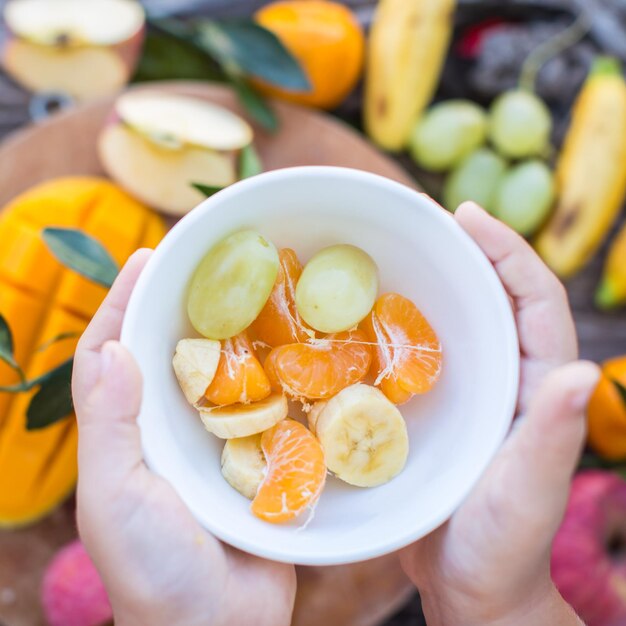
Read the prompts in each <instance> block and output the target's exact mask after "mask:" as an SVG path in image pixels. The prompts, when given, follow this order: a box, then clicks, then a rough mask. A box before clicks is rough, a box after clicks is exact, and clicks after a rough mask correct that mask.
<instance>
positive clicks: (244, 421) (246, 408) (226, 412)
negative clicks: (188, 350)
mask: <svg viewBox="0 0 626 626" xmlns="http://www.w3.org/2000/svg"><path fill="white" fill-rule="evenodd" d="M197 409H198V411H199V412H200V418H201V419H202V423H203V424H204V427H205V428H206V429H207V430H208V431H209V432H210V433H213V434H214V435H216V436H217V437H219V438H220V439H235V438H238V437H249V436H250V435H256V434H257V433H262V432H263V431H265V430H267V429H268V428H271V427H272V426H274V425H276V424H278V422H280V421H281V420H283V419H285V418H286V417H287V413H288V412H289V405H288V403H287V398H285V396H283V395H281V394H278V393H275V394H272V395H271V396H269V397H268V398H265V400H261V401H259V402H252V403H250V404H231V405H228V406H216V407H202V406H197Z"/></svg>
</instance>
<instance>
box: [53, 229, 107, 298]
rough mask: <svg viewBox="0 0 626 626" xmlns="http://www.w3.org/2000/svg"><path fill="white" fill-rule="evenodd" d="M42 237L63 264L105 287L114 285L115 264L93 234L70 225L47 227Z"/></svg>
mask: <svg viewBox="0 0 626 626" xmlns="http://www.w3.org/2000/svg"><path fill="white" fill-rule="evenodd" d="M43 238H44V241H45V242H46V244H47V246H48V248H50V250H51V252H52V254H54V256H56V258H57V259H58V260H59V261H60V262H61V263H63V265H65V266H67V267H69V268H70V269H72V270H74V271H75V272H78V273H79V274H81V275H82V276H85V278H89V279H90V280H93V281H94V282H96V283H98V284H100V285H103V286H105V287H110V286H111V285H112V284H113V281H114V280H115V277H116V276H117V273H118V267H117V264H116V263H115V261H114V260H113V258H112V257H111V255H110V254H109V253H108V252H107V250H106V249H105V248H104V247H103V246H102V244H101V243H100V242H99V241H97V240H96V239H94V238H93V237H90V236H89V235H87V234H85V233H83V232H81V231H80V230H75V229H73V228H46V229H44V231H43Z"/></svg>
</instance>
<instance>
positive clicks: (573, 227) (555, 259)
mask: <svg viewBox="0 0 626 626" xmlns="http://www.w3.org/2000/svg"><path fill="white" fill-rule="evenodd" d="M556 181H557V190H558V196H559V201H558V205H557V207H556V210H555V212H554V214H553V216H552V218H551V220H550V221H549V222H548V224H547V225H546V227H545V229H544V230H543V231H542V232H541V233H540V234H539V236H538V238H537V240H536V242H535V245H536V248H537V251H538V252H539V254H540V255H541V256H542V257H543V259H544V260H545V261H546V263H547V264H548V265H549V266H550V267H551V268H552V269H553V270H554V271H555V272H556V273H557V274H558V275H559V276H561V277H562V278H567V277H569V276H571V275H572V274H574V273H575V272H577V271H578V270H579V269H580V268H581V267H583V265H585V263H587V261H588V260H589V259H590V258H591V257H592V256H593V254H594V253H595V252H596V250H597V249H598V247H599V246H600V244H601V243H602V241H603V239H604V238H605V236H606V234H607V233H608V231H609V229H610V228H611V226H612V225H613V224H614V222H615V219H616V217H617V215H618V213H619V210H620V207H621V205H622V202H623V200H624V195H625V194H626V82H624V78H623V77H622V74H621V68H620V67H619V64H618V63H617V61H615V60H614V59H607V58H601V59H598V60H597V61H596V63H595V64H594V67H593V68H592V70H591V73H590V75H589V78H588V79H587V81H586V82H585V84H584V85H583V88H582V90H581V93H580V94H579V96H578V99H577V101H576V103H575V105H574V111H573V115H572V123H571V126H570V129H569V131H568V134H567V137H566V138H565V144H564V147H563V151H562V153H561V156H560V159H559V163H558V166H557V172H556Z"/></svg>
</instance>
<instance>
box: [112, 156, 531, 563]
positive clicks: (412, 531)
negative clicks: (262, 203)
mask: <svg viewBox="0 0 626 626" xmlns="http://www.w3.org/2000/svg"><path fill="white" fill-rule="evenodd" d="M302 177H335V178H336V177H341V178H344V179H346V180H347V179H351V181H352V182H353V183H355V184H360V183H362V182H368V183H370V184H371V183H373V184H376V185H378V186H380V187H382V188H385V189H386V191H388V192H389V193H390V194H401V195H403V196H405V198H407V199H408V200H410V201H411V202H415V199H416V197H418V196H421V197H422V200H426V203H425V204H423V206H422V207H421V208H423V209H424V210H427V211H429V212H430V213H431V216H432V217H433V218H434V219H436V220H439V221H440V222H441V223H442V224H445V228H446V229H447V230H450V229H452V230H453V231H455V236H456V237H458V238H459V239H460V240H461V241H463V242H464V245H465V251H466V253H467V254H470V255H471V256H472V257H474V260H475V261H476V262H477V264H478V265H479V266H480V267H482V269H483V271H484V273H485V274H486V276H487V277H488V278H487V280H488V281H489V282H490V283H491V286H492V289H491V291H492V294H493V304H494V306H497V308H498V309H500V313H501V314H502V316H503V320H504V324H505V326H506V328H505V336H506V337H505V338H506V346H505V352H506V354H508V355H509V361H510V362H509V363H508V366H509V368H510V369H511V372H512V376H511V380H510V381H508V385H507V389H506V391H505V392H504V393H503V397H504V398H505V402H503V404H504V403H506V406H507V411H506V414H507V415H510V419H506V420H504V419H502V420H501V421H500V422H499V424H498V429H497V436H495V437H494V439H493V442H494V443H493V444H492V446H491V449H490V450H489V451H488V454H485V456H484V458H483V459H482V460H481V462H479V463H478V462H477V463H476V465H475V469H474V472H473V474H472V475H471V476H470V478H469V479H467V478H466V480H465V481H464V483H463V486H462V488H461V489H459V493H461V494H462V495H461V497H460V498H458V501H457V502H456V503H454V502H452V501H451V503H450V504H449V505H448V506H445V507H442V510H441V513H440V514H439V515H437V516H434V517H433V518H432V520H431V521H430V523H422V524H420V525H418V524H407V525H406V527H407V530H406V532H404V533H401V534H400V533H398V534H397V535H395V536H393V537H389V538H388V539H386V540H377V541H372V542H371V543H369V544H368V545H364V546H362V547H361V548H359V549H357V548H352V549H344V551H342V552H341V553H337V551H336V550H335V551H333V553H332V554H331V553H324V552H323V551H320V553H316V554H311V553H310V551H307V552H306V553H302V554H298V553H296V552H295V551H289V552H288V551H287V550H283V549H282V548H281V546H276V547H275V546H270V545H266V544H262V543H260V542H258V541H254V540H250V539H248V538H247V537H242V536H239V535H237V534H235V533H231V532H230V530H229V528H228V527H227V526H226V525H223V524H222V525H220V524H219V523H217V522H214V521H213V520H207V516H205V515H204V514H203V513H202V512H201V511H200V509H199V507H197V506H196V505H195V504H194V503H193V502H186V501H185V505H186V506H187V508H188V509H189V510H190V512H191V513H192V515H193V516H194V518H195V519H196V520H197V521H198V523H199V524H200V525H201V526H203V527H204V528H205V529H206V530H207V531H208V532H210V533H211V534H212V535H214V536H215V537H216V538H217V539H219V540H220V541H223V542H225V543H227V544H229V545H231V546H234V547H235V548H238V549H240V550H243V551H245V552H248V553H250V554H253V555H256V556H259V557H261V558H265V559H269V560H272V561H277V562H283V563H290V564H296V565H309V566H331V565H342V564H348V563H357V562H361V561H366V560H369V559H373V558H376V557H379V556H383V555H385V554H389V553H392V552H395V551H397V550H400V549H402V548H403V547H405V546H408V545H410V544H411V543H413V542H415V541H417V540H419V539H421V538H423V537H425V536H427V535H428V534H429V533H431V532H432V531H433V530H435V529H436V528H438V527H439V526H441V525H442V524H443V523H445V522H446V521H447V520H448V519H449V518H450V517H451V516H452V515H453V513H454V512H455V511H456V510H457V509H458V508H459V507H460V506H461V505H462V503H463V502H464V501H465V499H466V498H467V497H468V496H469V495H470V493H471V491H472V490H473V489H474V487H475V485H476V484H477V483H478V481H479V479H480V478H481V477H482V475H483V474H484V472H485V470H486V469H487V467H488V466H489V465H490V464H491V462H492V460H493V459H494V457H495V455H496V453H497V452H498V450H499V449H500V447H501V445H502V443H503V441H504V440H505V438H506V436H507V434H508V432H509V430H510V427H511V420H512V419H513V417H514V415H515V410H516V407H517V401H518V393H519V375H520V352H519V338H518V334H517V325H516V323H515V318H514V313H513V309H512V306H511V303H510V300H509V296H508V294H507V292H506V290H505V288H504V286H503V284H502V282H501V280H500V278H499V276H498V274H497V272H496V270H495V268H494V266H493V265H492V263H491V261H490V260H489V259H488V258H487V256H486V255H485V254H484V252H483V251H482V250H481V249H480V247H479V246H478V244H477V243H476V242H475V241H474V240H473V239H472V238H471V237H470V235H469V234H467V233H466V232H465V231H464V230H463V229H462V228H461V227H460V225H458V223H457V222H456V220H455V219H454V217H453V215H452V214H451V213H449V212H448V211H447V210H445V209H444V208H443V207H442V206H441V205H440V204H438V203H437V202H436V201H435V200H433V199H432V198H431V197H430V196H428V195H427V194H425V193H423V192H420V191H417V190H415V189H412V188H410V187H408V186H407V185H404V184H402V183H399V182H396V181H394V180H391V179H389V178H386V177H384V176H380V175H378V174H374V173H371V172H367V171H364V170H357V169H353V168H346V167H335V166H315V165H313V166H297V167H288V168H282V169H278V170H272V171H269V172H264V173H262V174H259V175H256V176H253V177H250V178H247V179H244V180H241V181H239V182H237V183H235V184H233V185H230V186H229V187H227V188H225V189H223V190H221V191H219V192H217V193H216V194H214V195H212V196H211V197H209V198H206V199H205V200H203V201H202V202H201V203H200V204H198V205H197V207H196V208H194V209H193V210H192V211H191V212H190V213H188V214H187V215H185V216H183V217H182V218H181V219H180V220H179V221H178V222H177V223H176V224H175V225H174V226H173V227H172V228H171V229H170V231H169V232H168V233H167V234H166V235H165V237H164V238H163V240H162V241H161V242H160V243H159V245H158V246H157V248H156V249H155V251H154V252H153V254H152V255H151V257H150V259H149V260H148V262H147V264H146V266H145V267H144V269H143V271H142V272H141V275H140V276H139V279H138V281H137V283H136V285H135V287H134V289H133V292H132V294H131V297H130V300H129V303H128V307H127V309H126V313H125V315H124V320H123V325H122V331H121V338H120V342H121V343H122V344H123V345H124V346H126V347H127V348H128V349H129V350H130V351H131V353H132V352H133V348H132V344H133V342H132V338H131V331H132V326H133V325H134V324H135V322H134V320H135V319H136V318H137V314H138V312H139V310H140V309H141V303H142V301H143V300H144V294H145V293H146V292H147V291H148V290H149V289H150V288H151V286H152V285H153V284H155V281H154V280H153V278H154V275H155V272H156V269H157V267H158V266H159V265H160V263H161V260H162V259H163V258H164V257H166V256H167V255H168V254H169V253H170V251H171V249H172V248H173V247H174V246H175V245H176V244H177V242H178V239H179V238H180V236H181V235H182V234H183V233H184V232H186V231H187V230H191V229H193V228H194V227H195V226H196V224H197V223H198V222H201V221H203V220H204V219H205V218H206V214H208V213H210V212H211V211H213V210H214V209H216V208H217V207H218V206H219V204H220V202H221V201H224V200H228V199H229V198H231V197H236V196H238V195H241V194H245V193H250V192H253V190H254V188H255V187H257V186H258V185H259V184H263V183H265V182H274V183H276V182H280V181H285V180H287V179H293V178H296V179H297V178H302ZM140 415H141V412H140ZM138 423H139V428H140V430H142V426H141V424H142V420H141V419H139V420H138ZM141 445H142V451H143V456H144V461H145V463H146V465H147V466H148V467H149V468H150V469H151V470H152V471H154V472H155V473H156V474H157V475H159V476H161V477H163V478H165V480H168V479H167V474H168V472H167V463H163V462H162V461H161V460H159V458H158V455H157V456H156V457H155V456H153V454H152V452H151V450H150V449H148V448H147V447H146V445H145V441H144V438H143V437H142V443H141ZM168 482H169V481H168ZM170 484H171V483H170Z"/></svg>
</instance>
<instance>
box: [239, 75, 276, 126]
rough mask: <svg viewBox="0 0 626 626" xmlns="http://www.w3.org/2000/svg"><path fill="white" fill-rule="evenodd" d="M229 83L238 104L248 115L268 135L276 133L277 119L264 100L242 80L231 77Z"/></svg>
mask: <svg viewBox="0 0 626 626" xmlns="http://www.w3.org/2000/svg"><path fill="white" fill-rule="evenodd" d="M231 82H232V84H233V87H234V89H235V93H236V94H237V98H238V99H239V102H240V103H241V105H242V106H243V108H244V109H245V110H246V111H247V112H248V115H250V117H251V118H252V119H253V120H254V121H255V122H257V123H258V124H259V125H260V126H261V127H263V128H264V129H265V130H267V131H269V132H270V133H274V132H276V131H277V130H278V118H277V117H276V113H274V111H273V109H272V108H271V107H270V105H269V104H268V103H267V101H266V100H265V98H263V96H261V94H260V93H259V92H258V91H256V89H254V88H253V87H252V86H251V85H250V84H249V83H248V82H247V81H246V80H245V79H244V78H241V77H237V76H231Z"/></svg>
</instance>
